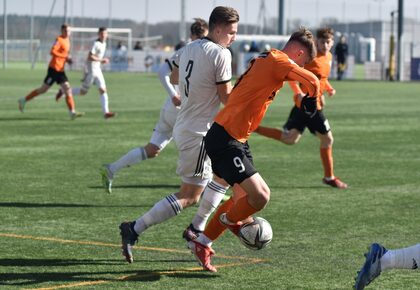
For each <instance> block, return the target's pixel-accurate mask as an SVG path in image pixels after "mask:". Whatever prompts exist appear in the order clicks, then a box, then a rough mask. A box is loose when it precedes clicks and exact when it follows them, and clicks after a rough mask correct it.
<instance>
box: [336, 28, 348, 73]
mask: <svg viewBox="0 0 420 290" xmlns="http://www.w3.org/2000/svg"><path fill="white" fill-rule="evenodd" d="M348 54H349V46H348V45H347V42H346V37H345V36H344V35H342V36H341V37H340V42H339V43H338V44H337V46H336V47H335V57H336V60H337V80H338V81H339V80H341V79H342V78H343V75H344V72H345V71H346V68H347V55H348Z"/></svg>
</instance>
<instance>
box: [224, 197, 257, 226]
mask: <svg viewBox="0 0 420 290" xmlns="http://www.w3.org/2000/svg"><path fill="white" fill-rule="evenodd" d="M257 211H258V210H256V209H255V208H253V207H252V206H251V205H250V204H249V202H248V196H244V197H242V198H240V199H238V201H236V202H235V204H234V205H233V207H232V208H231V209H230V211H228V212H227V213H226V217H227V219H228V220H229V221H230V222H232V223H237V222H239V221H241V220H244V219H246V218H248V217H249V216H251V215H253V214H254V213H256V212H257Z"/></svg>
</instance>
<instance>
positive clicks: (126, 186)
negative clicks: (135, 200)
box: [89, 184, 179, 189]
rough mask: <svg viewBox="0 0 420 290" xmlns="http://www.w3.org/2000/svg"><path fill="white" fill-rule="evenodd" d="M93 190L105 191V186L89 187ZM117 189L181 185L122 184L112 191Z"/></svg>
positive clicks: (174, 186) (176, 187)
mask: <svg viewBox="0 0 420 290" xmlns="http://www.w3.org/2000/svg"><path fill="white" fill-rule="evenodd" d="M89 188H92V189H103V188H104V187H103V186H89ZM115 188H149V189H151V188H175V189H178V188H179V184H177V185H175V184H122V185H113V186H112V189H115Z"/></svg>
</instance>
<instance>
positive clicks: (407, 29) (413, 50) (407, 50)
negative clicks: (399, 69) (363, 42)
mask: <svg viewBox="0 0 420 290" xmlns="http://www.w3.org/2000/svg"><path fill="white" fill-rule="evenodd" d="M330 26H331V27H332V28H333V29H334V30H335V31H336V32H339V33H343V34H345V35H346V36H347V42H348V44H349V49H350V54H352V55H355V56H356V61H357V62H362V61H360V59H361V57H360V53H361V47H360V41H359V40H360V38H362V37H363V38H370V37H372V38H374V39H375V40H376V48H375V58H376V59H375V60H374V61H379V62H384V63H388V61H389V41H390V36H391V21H368V22H357V23H336V24H330ZM394 37H395V47H396V48H397V19H396V18H395V21H394ZM402 49H403V61H404V62H409V61H410V59H411V57H420V21H418V20H413V19H405V22H404V32H403V39H402Z"/></svg>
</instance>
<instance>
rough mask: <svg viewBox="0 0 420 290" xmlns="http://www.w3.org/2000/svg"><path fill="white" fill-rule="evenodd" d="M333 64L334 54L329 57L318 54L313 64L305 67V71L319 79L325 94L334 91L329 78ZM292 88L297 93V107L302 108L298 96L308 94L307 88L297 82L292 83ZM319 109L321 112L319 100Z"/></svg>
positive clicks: (319, 101) (329, 54)
mask: <svg viewBox="0 0 420 290" xmlns="http://www.w3.org/2000/svg"><path fill="white" fill-rule="evenodd" d="M331 63H332V54H331V53H330V52H328V53H327V55H320V54H318V55H317V56H316V57H315V58H314V59H313V61H312V62H310V63H308V64H307V65H305V69H307V70H309V71H311V72H312V73H314V75H316V77H317V78H318V79H319V83H320V90H321V93H323V92H325V91H326V92H330V91H332V90H334V88H333V87H332V86H331V84H330V82H329V81H328V76H329V75H330V71H331ZM290 87H291V88H292V90H293V91H294V92H295V104H296V106H298V107H299V106H300V104H299V101H298V100H297V96H296V94H299V93H303V94H306V93H307V89H306V87H305V86H302V84H300V86H299V85H298V84H297V83H296V82H291V83H290ZM317 103H318V109H319V110H320V109H321V108H322V107H321V100H320V99H319V98H318V101H317Z"/></svg>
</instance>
